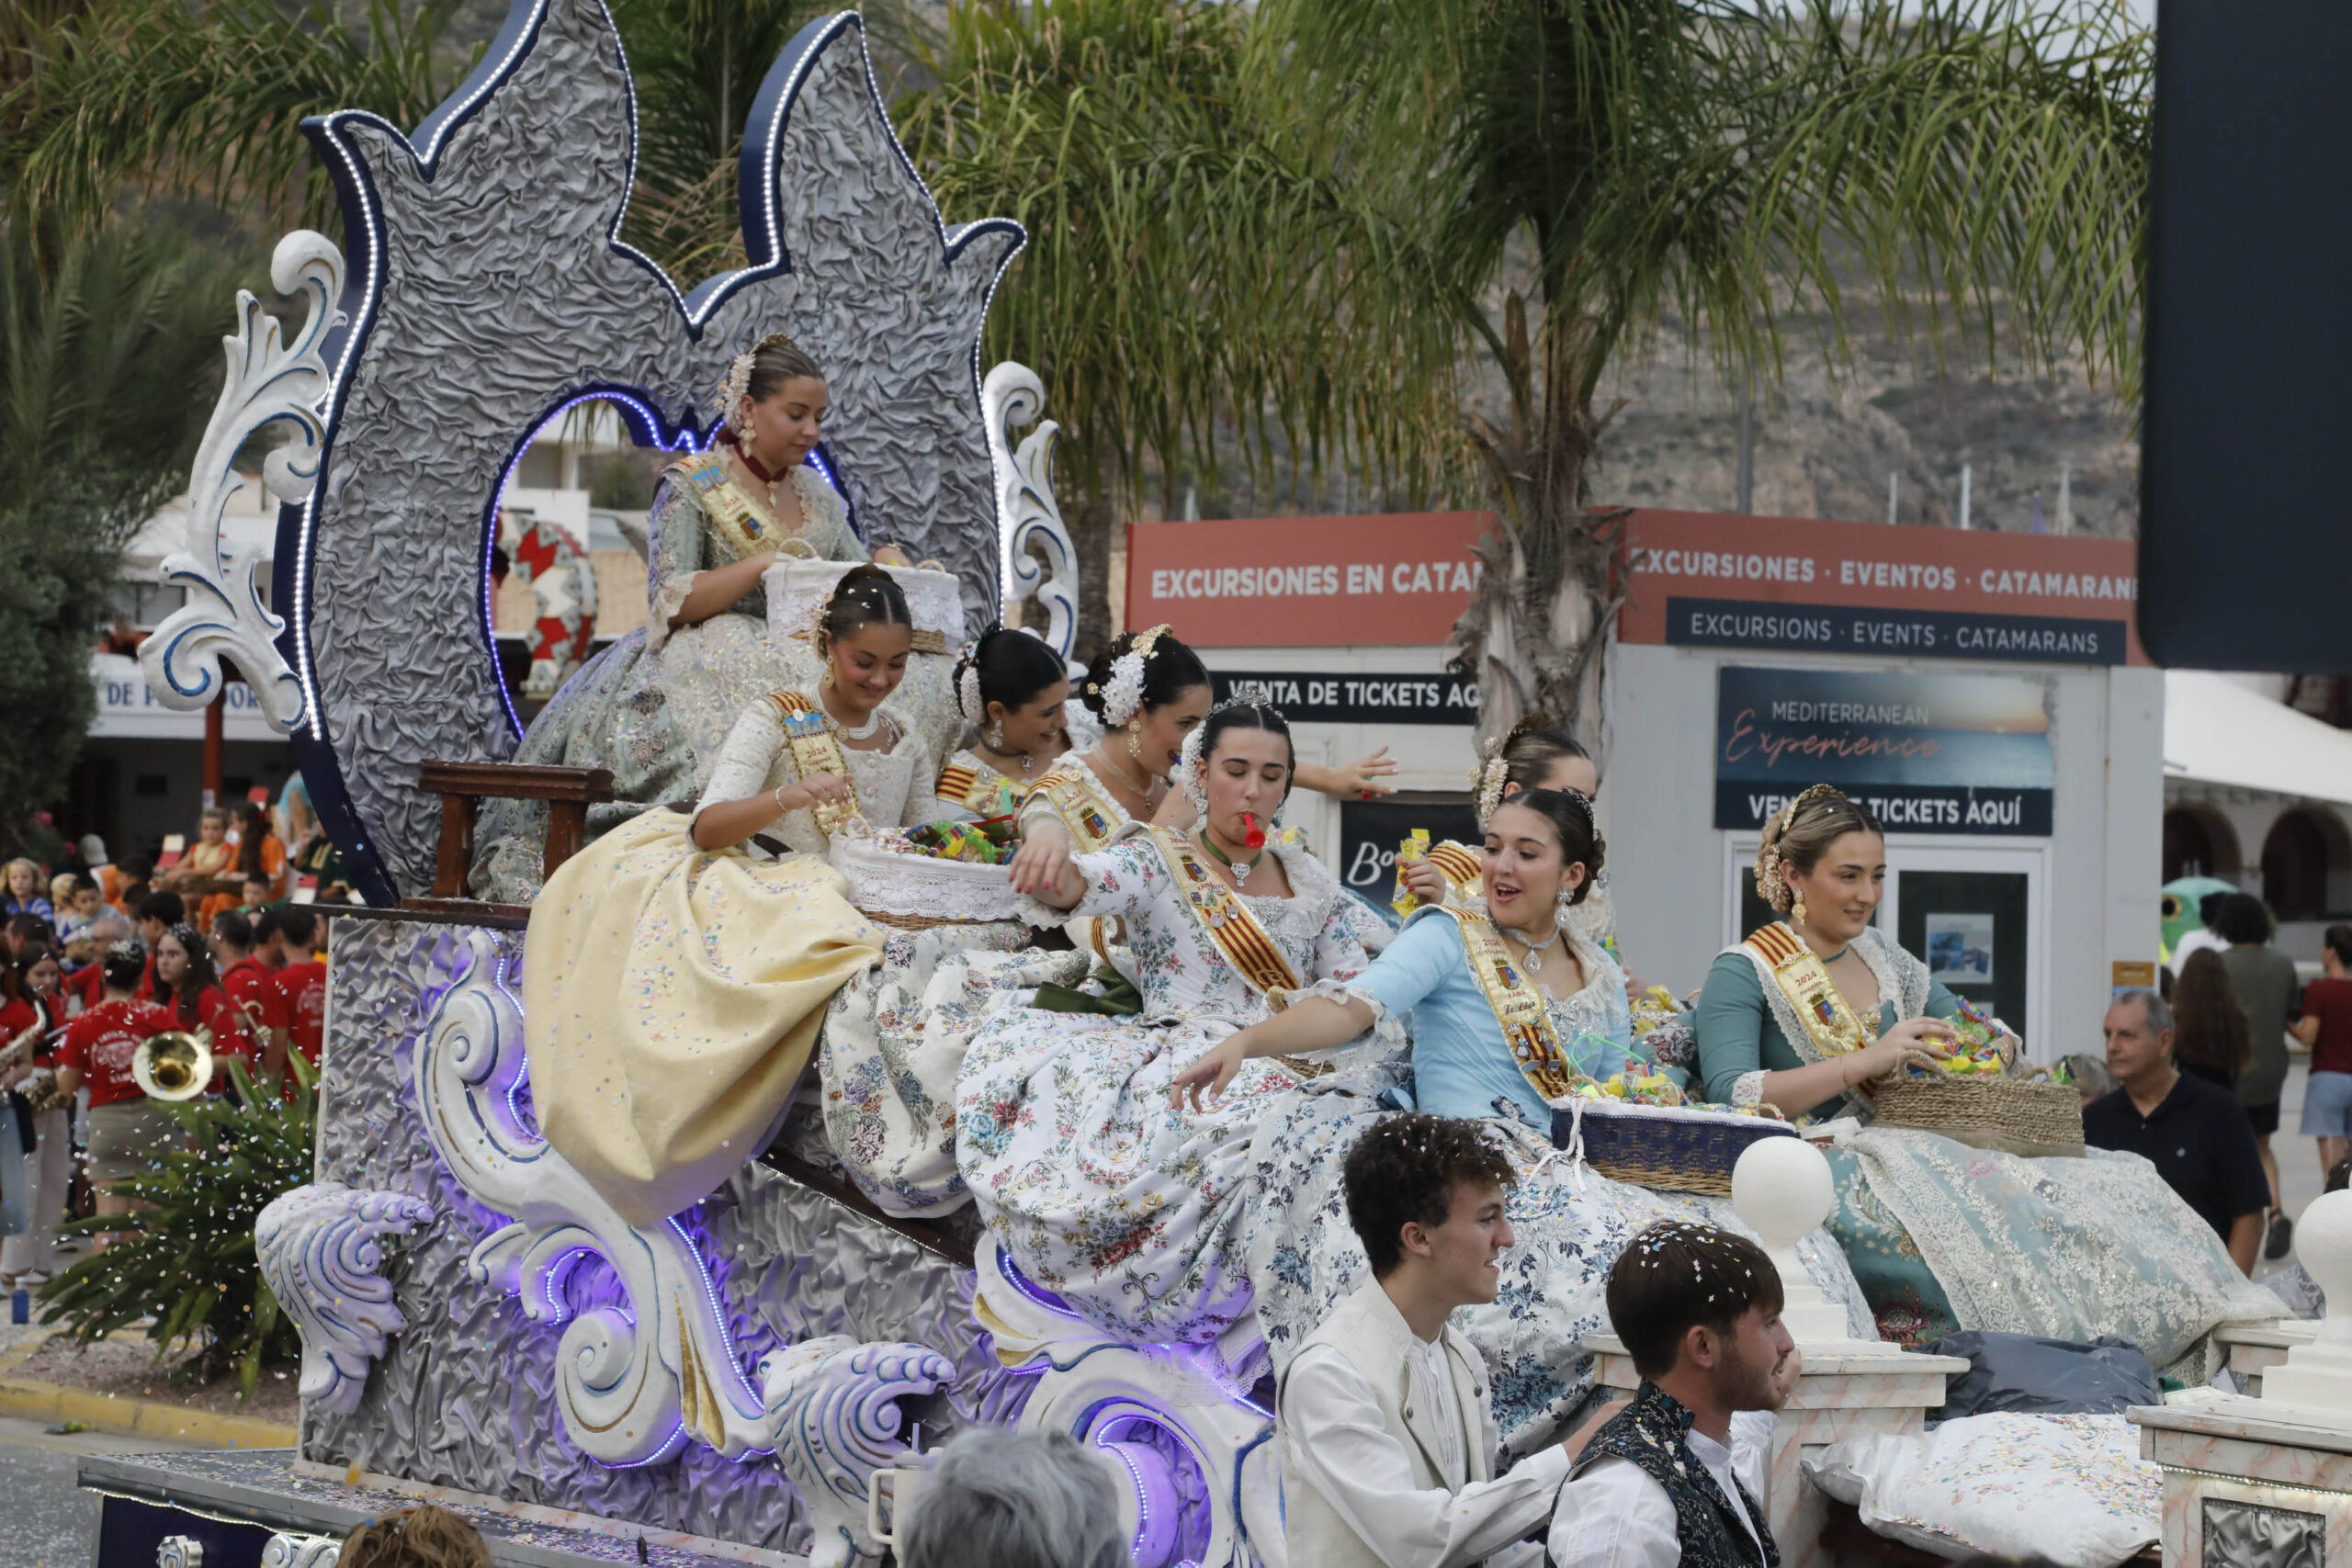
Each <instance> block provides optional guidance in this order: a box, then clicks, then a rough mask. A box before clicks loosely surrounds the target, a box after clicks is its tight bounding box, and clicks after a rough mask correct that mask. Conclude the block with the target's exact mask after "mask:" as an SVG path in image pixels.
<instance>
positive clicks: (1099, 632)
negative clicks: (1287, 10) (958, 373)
mask: <svg viewBox="0 0 2352 1568" xmlns="http://www.w3.org/2000/svg"><path fill="white" fill-rule="evenodd" d="M1251 28H1252V21H1251V17H1250V13H1249V12H1248V11H1247V10H1246V9H1245V8H1244V7H1240V6H1228V5H1223V4H1217V3H1215V0H1032V3H1025V4H986V5H967V6H958V7H956V9H954V10H953V11H952V12H951V13H950V15H949V17H948V20H947V26H946V33H945V37H944V39H943V40H941V41H940V42H939V43H938V44H936V45H935V46H934V47H933V49H931V50H930V51H926V53H925V54H924V55H923V56H922V66H923V68H924V69H925V71H926V72H927V73H929V74H930V75H931V76H932V77H933V79H934V81H935V83H936V85H934V86H933V87H931V88H929V89H927V90H924V91H921V92H917V93H914V94H912V95H910V96H909V97H907V98H906V99H905V100H904V101H903V102H902V103H901V105H900V107H899V114H898V119H899V129H900V134H901V136H902V137H903V138H904V140H905V141H906V144H907V147H908V151H909V152H910V153H911V154H912V155H913V157H914V159H915V161H916V164H917V166H918V167H920V168H921V169H922V171H923V174H924V176H925V177H926V178H927V179H928V180H929V181H930V182H931V184H932V187H933V191H934V192H935V193H936V194H937V195H938V197H939V199H940V202H941V205H942V206H943V207H944V208H945V209H947V210H949V211H953V212H961V213H974V212H993V213H1002V214H1005V215H1007V216H1010V217H1012V218H1015V219H1018V220H1020V221H1021V222H1022V223H1023V225H1025V226H1026V227H1027V229H1028V231H1029V245H1028V248H1027V250H1026V251H1025V252H1024V253H1023V255H1022V256H1021V258H1020V259H1019V260H1018V261H1017V262H1016V263H1015V270H1014V272H1013V274H1012V277H1011V278H1010V279H1009V280H1008V285H1007V287H1006V288H1005V289H1004V290H1003V291H1002V292H1001V294H1000V295H999V296H998V298H997V300H996V303H995V305H994V307H993V309H992V310H991V312H990V315H989V349H990V351H991V353H992V354H993V355H1005V356H1015V357H1018V358H1020V359H1022V360H1023V361H1024V362H1025V363H1028V364H1030V365H1032V366H1034V367H1036V368H1037V370H1038V371H1039V373H1040V375H1041V376H1042V377H1043V378H1044V380H1045V382H1046V412H1049V413H1051V414H1052V415H1053V416H1054V417H1055V418H1056V419H1057V420H1058V421H1060V422H1061V424H1062V428H1063V443H1062V446H1061V450H1060V455H1059V461H1058V474H1057V489H1058V490H1060V491H1061V492H1062V494H1063V496H1064V497H1065V498H1066V502H1074V504H1066V506H1065V515H1066V516H1067V517H1069V520H1070V521H1071V523H1072V525H1073V526H1072V533H1073V534H1074V536H1075V539H1076V543H1077V545H1078V547H1079V554H1080V565H1081V571H1082V576H1083V581H1082V584H1081V592H1080V604H1081V626H1080V633H1079V638H1078V646H1079V647H1080V649H1088V648H1092V647H1096V646H1100V644H1101V643H1102V642H1103V640H1106V639H1107V636H1108V632H1109V622H1108V610H1109V594H1108V592H1107V581H1106V577H1107V570H1108V565H1109V560H1110V554H1111V544H1112V539H1111V525H1112V519H1113V517H1114V513H1115V512H1116V510H1117V509H1119V508H1121V507H1123V506H1132V505H1133V504H1134V503H1136V502H1137V501H1138V500H1139V499H1140V498H1141V497H1142V496H1143V495H1144V494H1145V492H1146V491H1148V489H1151V488H1153V487H1154V486H1155V485H1156V487H1157V489H1158V490H1159V493H1160V497H1161V499H1162V501H1163V502H1167V501H1170V500H1172V497H1173V492H1174V489H1175V487H1176V485H1177V484H1178V482H1179V477H1180V476H1181V475H1186V474H1190V475H1193V476H1195V477H1197V478H1200V479H1204V480H1207V481H1209V482H1211V483H1212V484H1213V483H1214V481H1215V479H1216V475H1217V473H1218V469H1219V465H1220V461H1221V457H1227V456H1229V455H1230V454H1231V452H1232V451H1233V449H1236V448H1238V455H1239V458H1240V461H1241V462H1242V463H1243V464H1244V465H1245V466H1247V467H1248V468H1250V469H1251V470H1252V471H1253V472H1254V473H1256V474H1257V475H1259V476H1260V477H1261V478H1262V477H1264V476H1266V475H1269V474H1271V473H1272V472H1274V471H1275V470H1276V469H1277V468H1281V469H1283V470H1285V471H1287V470H1288V469H1290V468H1293V467H1295V468H1300V469H1305V470H1306V471H1308V472H1309V473H1310V474H1312V473H1313V472H1314V471H1315V470H1317V468H1319V466H1320V465H1322V464H1324V463H1327V462H1347V463H1350V464H1351V465H1353V466H1354V467H1355V468H1357V469H1358V470H1359V471H1365V472H1369V473H1371V474H1374V475H1375V476H1379V477H1382V478H1393V479H1396V480H1397V483H1399V484H1400V485H1402V486H1404V487H1406V488H1407V489H1408V490H1411V489H1417V488H1419V487H1420V486H1422V485H1425V484H1426V483H1427V482H1428V481H1429V480H1430V478H1431V474H1430V468H1429V465H1428V464H1427V462H1426V456H1427V451H1426V448H1425V446H1423V445H1422V444H1420V443H1419V442H1418V441H1417V440H1416V439H1415V437H1416V436H1417V435H1418V434H1419V433H1420V432H1421V430H1422V429H1423V428H1424V419H1425V416H1426V414H1427V413H1428V412H1429V411H1430V408H1431V406H1432V405H1430V403H1429V402H1428V401H1427V400H1426V398H1425V397H1424V396H1423V395H1422V393H1423V389H1434V388H1438V387H1440V386H1442V383H1440V382H1438V381H1436V380H1433V379H1432V378H1430V377H1428V376H1416V375H1413V374H1411V373H1409V369H1408V367H1412V366H1421V367H1431V366H1437V365H1442V363H1443V362H1444V360H1445V358H1446V356H1447V355H1449V354H1450V352H1451V346H1450V340H1449V336H1448V334H1447V333H1446V332H1445V331H1444V330H1443V323H1442V322H1441V321H1438V320H1437V319H1436V318H1434V317H1425V316H1420V315H1416V314H1415V313H1413V312H1410V311H1400V312H1397V313H1393V314H1391V315H1388V316H1385V317H1374V318H1368V319H1366V318H1359V316H1358V315H1357V314H1356V312H1355V310H1354V300H1355V299H1356V298H1357V297H1358V295H1359V293H1360V292H1363V290H1364V289H1365V288H1366V283H1365V279H1364V277H1363V274H1364V273H1365V272H1366V271H1368V270H1372V269H1376V268H1380V267H1383V266H1388V265H1397V257H1396V256H1395V255H1393V254H1391V253H1390V251H1389V250H1388V248H1387V247H1386V245H1385V243H1384V239H1383V231H1382V230H1381V227H1380V226H1379V224H1378V223H1377V222H1376V220H1374V219H1373V217H1372V216H1371V215H1369V214H1367V213H1366V212H1364V211H1363V210H1362V209H1359V208H1357V207H1356V206H1354V205H1353V204H1352V203H1351V201H1350V200H1349V199H1348V198H1347V192H1346V190H1345V187H1344V185H1343V183H1342V182H1341V181H1340V180H1339V179H1338V178H1337V177H1335V175H1333V174H1332V172H1331V171H1330V169H1329V165H1328V164H1318V163H1317V162H1316V161H1314V160H1313V158H1312V157H1311V156H1310V154H1311V152H1312V151H1313V150H1312V148H1311V147H1310V146H1309V145H1308V144H1307V143H1306V140H1305V138H1304V137H1303V135H1302V133H1301V132H1302V128H1301V126H1300V125H1299V123H1298V118H1297V106H1296V105H1295V104H1287V103H1284V102H1283V100H1282V99H1281V97H1280V96H1278V95H1275V94H1271V93H1266V92H1262V91H1260V90H1259V84H1258V83H1257V82H1256V80H1255V79H1254V77H1253V74H1252V67H1253V62H1252V54H1251V50H1252V38H1251ZM1171 510H1172V508H1171Z"/></svg>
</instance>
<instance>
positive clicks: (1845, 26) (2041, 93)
mask: <svg viewBox="0 0 2352 1568" xmlns="http://www.w3.org/2000/svg"><path fill="white" fill-rule="evenodd" d="M1265 25H1266V36H1265V39H1264V42H1265V45H1266V48H1267V51H1268V58H1269V60H1270V61H1271V62H1272V64H1271V65H1270V67H1269V73H1268V77H1269V80H1270V82H1272V84H1274V85H1275V86H1276V88H1277V89H1278V90H1281V91H1283V92H1286V93H1290V94H1293V95H1296V96H1301V97H1303V98H1304V100H1305V101H1306V102H1307V103H1308V104H1310V105H1311V106H1312V109H1313V112H1312V117H1311V120H1312V123H1314V124H1316V125H1317V127H1319V128H1320V129H1321V130H1322V131H1323V132H1324V134H1325V137H1326V141H1324V143H1323V145H1324V146H1325V147H1326V148H1327V149H1328V155H1329V156H1330V157H1331V158H1332V159H1334V160H1335V161H1336V162H1337V163H1338V164H1340V165H1341V166H1344V167H1346V168H1348V169H1350V170H1351V171H1353V172H1354V174H1355V175H1356V180H1357V193H1358V197H1359V199H1361V200H1363V202H1364V203H1365V204H1367V205H1368V206H1370V207H1371V208H1373V209H1378V210H1385V211H1387V212H1389V213H1391V214H1394V215H1395V221H1396V222H1397V224H1398V225H1399V226H1402V225H1404V224H1406V223H1408V222H1410V221H1412V220H1415V219H1416V218H1418V219H1419V229H1420V231H1421V232H1422V233H1423V234H1425V235H1426V242H1425V259H1426V265H1425V266H1424V267H1423V268H1422V269H1421V270H1419V272H1415V271H1412V270H1409V269H1408V270H1405V271H1384V272H1382V273H1377V274H1374V275H1371V276H1374V278H1375V279H1385V280H1386V281H1388V282H1390V283H1393V284H1396V285H1397V286H1399V292H1397V293H1395V294H1392V295H1389V296H1387V297H1386V298H1385V299H1382V300H1380V301H1378V302H1376V303H1373V304H1368V305H1367V310H1369V311H1373V312H1380V313H1388V314H1404V315H1416V316H1418V315H1424V314H1427V313H1429V312H1431V311H1438V312H1442V313H1443V314H1445V315H1446V317H1447V318H1448V320H1449V321H1450V323H1451V327H1452V330H1453V333H1454V335H1455V338H1456V341H1457V342H1458V343H1459V344H1461V345H1462V346H1463V348H1464V351H1465V352H1469V353H1483V354H1484V355H1487V357H1488V358H1489V359H1490V361H1491V363H1492V365H1493V366H1494V367H1495V368H1496V369H1497V370H1498V371H1499V373H1500V378H1501V380H1502V382H1503V384H1504V386H1505V388H1506V389H1507V392H1508V397H1509V413H1508V416H1507V418H1506V419H1505V420H1503V421H1502V422H1499V423H1492V422H1489V421H1487V420H1485V419H1483V418H1480V417H1478V416H1476V414H1475V413H1470V414H1465V415H1464V417H1463V419H1462V421H1461V424H1462V428H1463V432H1464V436H1465V438H1466V441H1467V443H1468V445H1469V446H1470V448H1471V449H1472V450H1473V451H1474V452H1475V453H1476V457H1477V459H1478V462H1479V463H1480V465H1481V466H1482V467H1483V468H1484V469H1485V471H1486V475H1487V480H1488V484H1489V487H1490V490H1491V493H1492V494H1493V495H1494V496H1495V497H1496V498H1497V500H1498V502H1499V503H1500V511H1501V515H1502V518H1503V522H1504V526H1503V528H1502V529H1501V530H1500V532H1499V534H1498V537H1497V538H1496V539H1494V540H1493V541H1491V542H1490V544H1489V545H1488V547H1487V571H1486V573H1485V575H1484V577H1483V580H1482V581H1481V583H1480V586H1479V589H1478V592H1477V593H1476V597H1475V599H1474V601H1473V603H1472V604H1471V605H1470V607H1469V609H1468V610H1467V611H1466V612H1465V614H1464V615H1463V617H1462V619H1461V621H1460V623H1459V624H1458V625H1457V626H1456V627H1455V631H1454V649H1455V654H1456V668H1457V670H1459V671H1462V672H1464V673H1475V674H1476V677H1477V679H1478V682H1479V686H1480V728H1481V729H1482V730H1483V731H1484V732H1485V733H1487V734H1489V735H1491V734H1495V733H1498V732H1499V731H1501V730H1502V729H1503V728H1507V727H1508V726H1509V725H1510V724H1511V723H1512V722H1513V721H1514V719H1515V718H1516V717H1517V716H1519V715H1520V714H1521V713H1523V712H1526V711H1528V710H1531V709H1535V710H1540V711H1543V712H1544V713H1546V714H1548V715H1549V716H1551V717H1553V718H1554V719H1555V720H1557V721H1559V722H1563V723H1566V724H1569V725H1571V726H1574V727H1577V728H1581V729H1584V730H1586V731H1587V732H1588V734H1589V736H1590V737H1591V738H1593V739H1598V738H1599V730H1600V720H1601V718H1602V715H1601V711H1600V691H1601V658H1602V653H1603V650H1604V649H1605V648H1606V646H1607V634H1608V627H1609V623H1610V620H1611V616H1612V615H1613V611H1614V607H1615V606H1614V602H1613V600H1612V599H1611V579H1610V574H1609V563H1610V558H1611V552H1612V549H1613V547H1614V546H1615V544H1616V539H1615V536H1614V530H1615V528H1616V526H1617V524H1618V522H1619V521H1620V519H1622V516H1623V513H1611V512H1607V511H1594V510H1591V509H1590V508H1589V502H1590V501H1591V499H1592V498H1591V494H1590V489H1589V467H1590V464H1591V462H1592V460H1593V458H1594V457H1595V455H1596V453H1597V452H1598V450H1599V446H1600V437H1601V434H1602V430H1603V427H1604V426H1605V424H1606V422H1607V413H1606V411H1602V410H1599V409H1596V407H1595V406H1594V399H1595V389H1596V388H1597V386H1598V385H1599V383H1600V378H1601V374H1602V372H1603V371H1604V370H1605V369H1606V368H1607V367H1609V365H1610V364H1611V361H1612V359H1613V358H1615V357H1616V356H1617V355H1620V354H1622V353H1623V352H1624V351H1625V350H1626V349H1628V348H1629V347H1632V346H1637V345H1638V344H1639V342H1640V340H1641V338H1642V336H1643V334H1644V333H1645V330H1646V329H1647V328H1648V326H1649V325H1650V324H1651V323H1652V322H1654V321H1656V320H1657V316H1658V313H1659V311H1660V310H1661V309H1662V308H1664V307H1666V306H1668V305H1672V306H1675V307H1677V308H1679V311H1680V313H1681V314H1682V316H1683V317H1684V319H1685V320H1686V321H1688V322H1689V323H1691V326H1692V327H1693V328H1694V329H1696V331H1697V332H1698V333H1699V334H1700V335H1701V337H1702V341H1704V342H1705V343H1706V344H1707V345H1708V349H1709V351H1710V353H1711V354H1712V356H1713V361H1714V364H1715V367H1716V368H1717V369H1718V371H1719V372H1720V373H1723V374H1724V375H1725V376H1726V377H1727V378H1733V379H1735V380H1743V379H1744V380H1747V381H1749V382H1751V383H1753V382H1754V381H1757V380H1768V379H1770V378H1772V377H1773V376H1775V375H1776V374H1777V372H1778V370H1779V368H1780V366H1781V355H1782V354H1783V352H1784V345H1783V341H1782V334H1783V332H1784V330H1786V329H1788V328H1790V327H1797V326H1802V327H1803V328H1804V330H1807V331H1813V330H1820V331H1821V332H1823V333H1824V334H1825V336H1826V343H1825V344H1824V346H1825V347H1826V349H1827V350H1828V351H1829V352H1830V353H1831V354H1832V355H1837V354H1838V352H1840V351H1841V350H1842V348H1843V346H1844V334H1845V332H1846V330H1847V327H1848V324H1849V310H1850V301H1851V299H1853V298H1854V297H1855V295H1856V294H1858V293H1861V294H1875V295H1876V296H1877V298H1878V299H1880V300H1882V301H1883V302H1884V303H1885V305H1886V306H1887V309H1888V319H1889V321H1890V323H1891V324H1892V325H1894V327H1895V328H1896V329H1897V330H1921V331H1924V332H1925V333H1927V334H1928V337H1929V338H1930V340H1931V341H1932V342H1933V344H1935V346H1936V347H1937V349H1938V351H1939V353H1942V352H1947V351H1956V352H1958V353H1960V354H1962V355H1974V354H1976V353H1985V354H1988V355H1989V354H1990V353H1991V352H1992V350H1993V349H1994V348H1995V347H1996V343H1997V341H1998V340H1997V339H1996V332H1997V331H2000V330H2006V333H2007V336H2008V338H2009V339H2010V340H2012V341H2013V342H2014V344H2015V347H2016V351H2017V352H2018V354H2019V355H2020V356H2021V357H2022V358H2023V359H2024V360H2025V361H2026V363H2027V364H2028V365H2029V366H2034V365H2039V364H2044V363H2047V362H2049V361H2050V360H2052V359H2053V358H2054V357H2056V356H2058V355H2063V354H2065V353H2067V352H2069V351H2070V350H2075V349H2079V351H2080V352H2082V353H2083V354H2084V355H2085V356H2086V360H2087V362H2088V363H2089V365H2090V366H2091V367H2092V368H2093V369H2094V370H2095V371H2102V372H2104V373H2105V374H2106V375H2107V376H2108V377H2109V378H2110V379H2111V380H2112V382H2113V384H2114V385H2115V386H2116V388H2117V389H2118V392H2119V395H2128V394H2129V393H2130V392H2131V390H2132V389H2133V385H2134V378H2135V377H2136V364H2137V362H2136V350H2137V340H2136V336H2135V333H2136V324H2137V320H2138V310H2139V290H2140V277H2141V265H2142V257H2143V248H2144V247H2143V225H2144V220H2145V213H2144V205H2145V202H2144V196H2145V189H2146V181H2147V159H2148V87H2149V73H2150V64H2151V58H2152V54H2153V46H2152V42H2151V39H2150V36H2149V35H2148V34H2147V33H2146V32H2145V31H2144V30H2142V29H2138V28H2134V27H2133V26H2132V25H2131V23H2130V22H2129V21H2128V19H2127V18H2125V17H2122V15H2121V13H2120V8H2119V7H2114V6H2098V7H2093V6H2084V7H2082V8H2081V9H2079V10H2077V9H2076V8H2075V7H2074V6H2072V5H2066V4H2051V3H2050V0H2043V3H2042V4H2041V5H2040V6H2038V7H2037V6H2035V5H2032V4H2029V3H2028V0H1927V3H1926V4H1925V5H1923V6H1917V7H1916V8H1908V7H1904V6H1898V5H1896V4H1894V3H1892V0H1849V3H1843V4H1840V3H1834V0H1265ZM1858 285H1859V288H1858V287H1857V286H1858Z"/></svg>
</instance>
